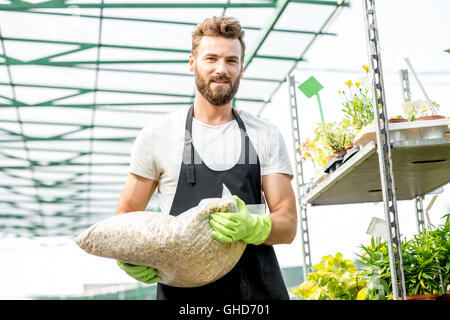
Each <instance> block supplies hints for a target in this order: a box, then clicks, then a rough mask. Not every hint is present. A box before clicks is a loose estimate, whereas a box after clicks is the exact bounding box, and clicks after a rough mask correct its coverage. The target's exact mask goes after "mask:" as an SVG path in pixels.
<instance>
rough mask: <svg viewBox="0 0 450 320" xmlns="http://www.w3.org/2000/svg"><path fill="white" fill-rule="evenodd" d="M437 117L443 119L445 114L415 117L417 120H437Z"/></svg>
mask: <svg viewBox="0 0 450 320" xmlns="http://www.w3.org/2000/svg"><path fill="white" fill-rule="evenodd" d="M437 119H445V116H441V115H437V114H436V115H432V116H426V117H422V118H419V119H416V121H419V120H437Z"/></svg>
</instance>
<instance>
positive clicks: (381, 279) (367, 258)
mask: <svg viewBox="0 0 450 320" xmlns="http://www.w3.org/2000/svg"><path fill="white" fill-rule="evenodd" d="M360 247H361V249H362V251H363V252H362V253H361V254H357V257H358V258H357V259H356V261H357V262H358V263H359V264H360V265H361V266H362V268H363V269H362V271H361V276H362V279H363V280H364V281H365V286H364V287H363V288H362V289H361V290H360V291H359V292H358V300H387V299H389V298H392V285H391V283H392V282H391V273H390V264H389V252H388V246H387V242H386V241H382V242H381V241H380V238H378V241H376V240H375V238H374V237H372V238H371V244H370V245H368V246H364V245H361V246H360Z"/></svg>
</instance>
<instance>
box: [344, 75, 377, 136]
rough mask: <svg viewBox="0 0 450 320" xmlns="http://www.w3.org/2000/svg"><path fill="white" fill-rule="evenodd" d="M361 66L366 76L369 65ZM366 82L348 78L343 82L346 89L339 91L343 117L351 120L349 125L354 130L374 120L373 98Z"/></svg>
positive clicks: (358, 129)
mask: <svg viewBox="0 0 450 320" xmlns="http://www.w3.org/2000/svg"><path fill="white" fill-rule="evenodd" d="M363 68H364V70H365V72H366V78H367V74H368V73H369V67H368V66H363ZM364 82H366V84H364ZM367 82H368V81H367V80H366V81H356V82H353V81H352V80H348V81H347V82H345V84H346V85H347V87H348V91H339V94H340V96H341V98H342V105H343V106H344V108H343V109H342V111H343V112H344V114H345V117H346V118H347V119H349V120H350V121H351V125H352V126H353V127H354V128H355V130H356V132H359V131H360V130H361V129H362V128H363V127H365V126H367V125H368V124H370V123H371V122H373V120H374V113H373V102H372V101H373V99H372V97H371V95H370V94H369V87H368V84H367Z"/></svg>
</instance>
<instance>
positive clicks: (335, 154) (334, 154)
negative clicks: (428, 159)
mask: <svg viewBox="0 0 450 320" xmlns="http://www.w3.org/2000/svg"><path fill="white" fill-rule="evenodd" d="M346 153H347V151H345V150H343V151H337V152H335V153H333V157H334V156H337V155H338V154H346Z"/></svg>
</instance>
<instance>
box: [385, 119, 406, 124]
mask: <svg viewBox="0 0 450 320" xmlns="http://www.w3.org/2000/svg"><path fill="white" fill-rule="evenodd" d="M388 122H389V123H396V122H408V120H407V119H389V120H388Z"/></svg>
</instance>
